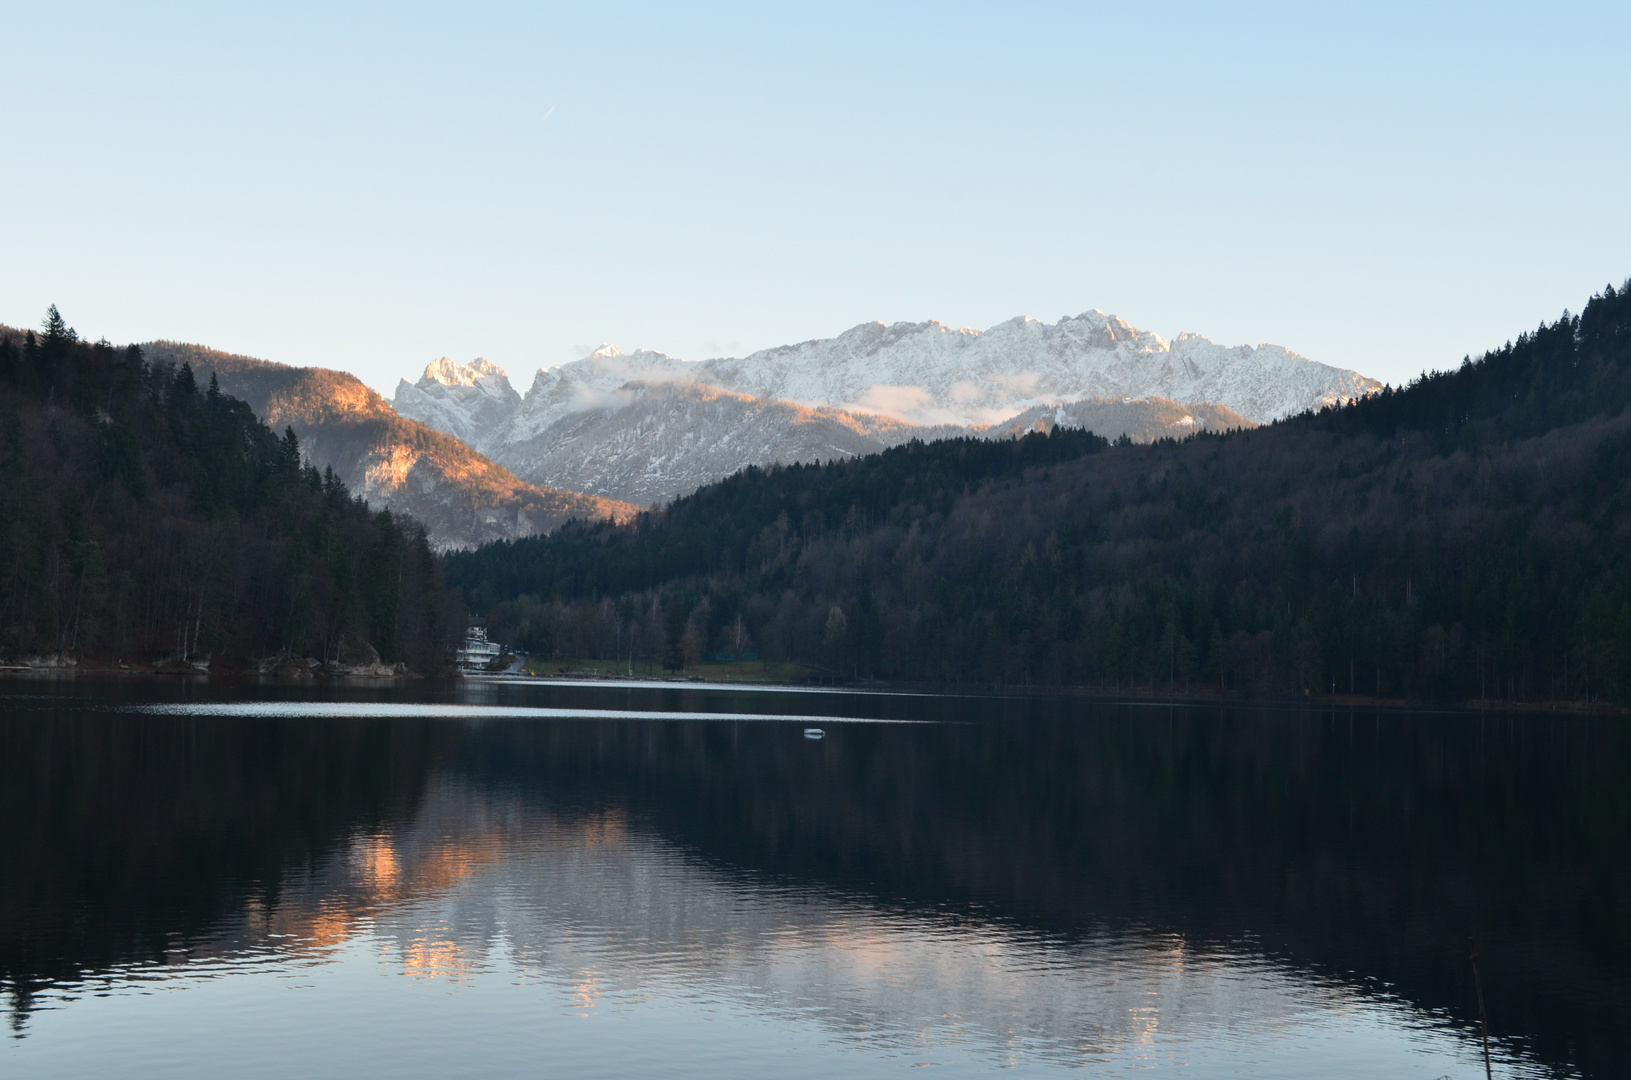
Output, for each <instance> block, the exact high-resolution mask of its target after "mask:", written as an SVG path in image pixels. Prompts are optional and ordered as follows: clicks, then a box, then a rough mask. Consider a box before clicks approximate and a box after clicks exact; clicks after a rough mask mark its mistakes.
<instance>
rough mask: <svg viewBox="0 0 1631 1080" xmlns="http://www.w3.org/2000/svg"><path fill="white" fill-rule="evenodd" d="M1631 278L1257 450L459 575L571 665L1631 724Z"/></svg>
mask: <svg viewBox="0 0 1631 1080" xmlns="http://www.w3.org/2000/svg"><path fill="white" fill-rule="evenodd" d="M1628 407H1631V283H1627V285H1626V286H1625V287H1622V288H1621V289H1619V290H1616V289H1614V288H1613V287H1612V286H1610V287H1608V288H1606V289H1605V290H1604V291H1603V292H1602V293H1600V294H1599V295H1597V296H1594V297H1592V298H1591V299H1590V301H1589V302H1588V303H1587V304H1586V305H1585V308H1584V310H1583V311H1581V312H1580V313H1579V314H1569V313H1568V312H1565V313H1564V314H1563V315H1562V316H1561V317H1560V318H1559V319H1557V320H1556V321H1554V322H1552V323H1549V324H1545V325H1542V326H1540V327H1538V328H1537V329H1536V330H1534V331H1533V332H1531V333H1526V334H1523V335H1521V336H1520V337H1519V338H1518V339H1517V340H1516V341H1513V342H1509V343H1508V344H1506V345H1505V346H1503V347H1501V348H1499V349H1496V350H1493V351H1490V352H1488V353H1486V354H1484V355H1483V356H1481V357H1479V358H1477V359H1473V358H1471V357H1468V358H1467V359H1465V360H1464V361H1463V362H1462V364H1461V365H1460V366H1459V368H1457V369H1455V370H1451V371H1447V372H1442V373H1435V374H1430V375H1426V376H1423V377H1422V378H1420V379H1419V380H1417V381H1415V382H1413V383H1412V384H1410V385H1409V386H1405V387H1402V388H1389V389H1388V390H1386V391H1384V392H1383V393H1381V394H1378V395H1375V396H1373V397H1370V398H1367V399H1364V400H1361V401H1357V402H1352V403H1348V404H1345V405H1343V406H1341V407H1335V408H1328V409H1324V410H1321V411H1319V412H1311V413H1305V414H1302V415H1299V416H1295V417H1292V418H1290V419H1287V420H1283V421H1280V422H1278V423H1275V424H1273V425H1270V426H1267V427H1264V428H1259V429H1256V430H1252V431H1236V432H1229V433H1222V434H1213V433H1202V434H1198V435H1196V436H1193V437H1191V438H1188V439H1185V440H1182V441H1174V440H1166V441H1160V442H1156V443H1153V444H1145V445H1133V444H1131V443H1129V442H1127V441H1125V440H1122V441H1120V442H1119V443H1118V444H1117V445H1109V444H1107V443H1106V442H1105V441H1104V440H1103V439H1100V438H1098V437H1097V436H1094V435H1091V434H1089V433H1086V432H1073V431H1064V430H1055V431H1053V432H1052V433H1051V434H1031V435H1027V436H1025V437H1024V438H1021V439H1018V440H1016V441H1013V442H1006V443H1003V442H979V441H974V440H953V441H948V442H937V443H932V444H910V445H907V446H902V447H897V448H895V449H891V450H888V451H885V452H883V453H881V454H877V455H874V456H871V457H867V458H863V459H855V460H847V461H838V462H832V463H828V464H824V465H815V466H791V467H785V468H782V467H777V468H771V469H765V470H759V469H749V470H747V471H745V472H743V473H741V474H739V475H737V476H734V477H732V478H730V479H728V480H726V481H724V482H722V483H720V484H717V485H713V486H711V487H708V488H705V489H703V490H701V491H698V492H697V493H695V494H693V495H691V496H688V497H686V498H683V499H680V500H678V501H676V502H675V503H674V504H672V505H671V506H670V507H668V508H666V509H664V510H661V511H656V512H652V513H648V514H644V515H641V516H640V517H638V518H637V519H635V520H634V521H632V522H630V523H628V524H625V525H614V524H610V523H605V522H600V523H586V522H578V523H573V524H570V525H568V526H566V527H564V528H562V529H561V530H559V531H557V532H556V533H554V534H552V535H550V536H547V537H532V538H527V539H523V540H518V541H509V542H499V543H494V544H488V545H486V546H483V547H481V548H479V549H476V550H474V551H467V552H456V553H453V554H451V555H450V556H448V558H447V574H448V580H449V582H450V583H451V584H453V585H456V586H458V587H460V588H462V589H463V590H464V595H465V597H466V599H467V601H468V603H469V604H470V606H471V608H472V610H474V611H476V612H478V613H480V614H481V615H482V616H483V617H484V618H485V619H486V620H487V622H488V624H489V626H490V627H491V629H492V632H493V634H494V635H495V636H496V637H498V638H500V639H502V640H506V641H509V642H511V643H513V644H515V645H517V646H518V647H521V648H525V649H529V650H532V651H535V652H540V653H543V654H545V655H547V656H551V657H556V658H559V659H563V660H570V659H572V658H576V657H598V658H605V659H610V658H616V659H619V660H626V661H627V663H628V664H629V665H630V666H632V667H639V668H642V669H644V670H657V669H658V668H665V669H669V670H682V669H684V668H686V667H687V666H689V665H690V664H693V663H695V662H697V661H698V660H699V659H702V658H704V657H709V656H718V655H720V654H724V655H729V656H743V655H752V656H757V657H761V658H764V659H767V660H787V661H793V662H797V663H801V664H805V665H808V666H810V667H811V668H812V669H814V670H815V671H817V672H818V673H821V674H822V675H823V676H824V677H828V678H831V679H833V680H860V681H866V680H885V681H905V682H914V683H927V684H938V685H947V686H1066V685H1069V686H1087V687H1096V688H1104V689H1106V690H1120V691H1128V690H1132V691H1147V692H1152V693H1175V692H1185V691H1187V692H1218V693H1225V694H1244V695H1252V696H1262V697H1274V696H1284V697H1303V696H1305V695H1331V694H1339V695H1363V696H1369V697H1378V698H1382V699H1390V700H1412V701H1423V700H1429V701H1447V702H1465V701H1473V700H1482V701H1489V702H1493V701H1525V702H1547V701H1578V702H1610V703H1619V704H1626V703H1631V412H1628V411H1627V410H1628Z"/></svg>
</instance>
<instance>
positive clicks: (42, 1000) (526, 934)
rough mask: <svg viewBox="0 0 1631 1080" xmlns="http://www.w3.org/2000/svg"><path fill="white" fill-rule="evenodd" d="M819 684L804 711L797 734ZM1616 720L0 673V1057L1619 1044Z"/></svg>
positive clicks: (1587, 1067)
mask: <svg viewBox="0 0 1631 1080" xmlns="http://www.w3.org/2000/svg"><path fill="white" fill-rule="evenodd" d="M808 727H819V728H821V729H822V730H823V731H824V733H825V737H823V738H820V739H811V738H806V737H805V734H804V731H805V729H806V728H808ZM1628 854H1631V724H1628V723H1627V722H1626V721H1625V720H1623V719H1612V718H1609V719H1594V718H1580V717H1554V716H1500V717H1486V716H1470V715H1466V714H1458V713H1428V712H1373V711H1347V710H1339V711H1297V710H1290V709H1286V710H1270V709H1252V708H1223V707H1215V706H1204V707H1195V706H1166V705H1148V704H1104V703H1096V702H1088V701H1083V700H1077V699H1063V698H1047V697H1016V698H974V697H934V696H914V695H882V694H859V693H838V692H811V691H796V690H795V691H777V690H726V689H719V688H701V687H695V686H672V687H662V686H645V687H633V686H627V685H569V684H550V685H512V684H500V683H480V682H470V683H466V684H461V685H456V686H434V685H419V686H410V687H406V688H401V687H398V688H367V689H353V690H348V689H334V688H320V689H317V690H311V689H289V688H285V687H274V686H249V685H238V686H221V685H207V684H199V685H191V684H180V683H158V682H142V683H134V682H132V683H123V684H121V683H117V682H100V681H96V680H91V679H81V680H78V681H62V682H51V681H11V682H5V683H0V1007H3V1011H4V1020H5V1023H6V1025H7V1026H6V1035H7V1036H8V1037H7V1038H6V1039H5V1040H4V1042H3V1045H0V1075H4V1076H6V1077H8V1078H12V1080H21V1078H26V1077H44V1076H50V1077H64V1076H121V1077H128V1076H135V1077H148V1076H153V1077H157V1076H163V1077H189V1076H198V1077H217V1076H223V1075H237V1076H254V1077H262V1076H264V1077H281V1076H293V1075H300V1076H304V1077H356V1076H393V1077H401V1076H426V1077H437V1078H446V1077H456V1076H497V1075H523V1074H524V1075H529V1076H532V1075H540V1076H562V1077H585V1076H608V1077H612V1076H615V1077H624V1076H634V1075H640V1076H678V1077H705V1078H707V1080H717V1078H722V1077H737V1076H740V1077H761V1076H766V1075H771V1074H775V1075H777V1076H783V1077H802V1076H809V1077H817V1076H819V1077H831V1076H834V1075H850V1076H870V1075H899V1074H901V1073H903V1072H904V1071H905V1070H907V1069H910V1068H913V1067H917V1066H929V1067H932V1068H933V1069H935V1070H937V1071H938V1072H940V1073H943V1074H951V1075H967V1074H985V1073H988V1072H991V1071H993V1070H996V1069H1005V1068H1006V1069H1014V1070H1017V1071H1018V1072H1019V1073H1020V1074H1023V1075H1040V1074H1048V1073H1074V1074H1082V1075H1087V1076H1124V1075H1133V1074H1137V1075H1140V1076H1143V1075H1150V1074H1154V1075H1156V1076H1165V1075H1174V1076H1179V1075H1181V1076H1184V1077H1192V1078H1206V1077H1223V1076H1254V1077H1275V1076H1284V1077H1314V1076H1320V1077H1343V1076H1354V1077H1359V1076H1365V1077H1371V1076H1377V1077H1380V1076H1386V1077H1422V1078H1424V1080H1435V1078H1438V1077H1444V1076H1449V1077H1465V1078H1468V1080H1471V1078H1474V1077H1481V1076H1483V1075H1484V1062H1483V1050H1482V1044H1481V1041H1480V1039H1479V1033H1478V1023H1477V1021H1478V996H1477V989H1476V987H1475V982H1474V969H1473V965H1472V963H1471V961H1470V959H1469V951H1470V950H1469V940H1472V941H1475V942H1476V949H1477V952H1478V955H1479V962H1478V974H1479V976H1480V980H1481V983H1482V988H1483V995H1484V999H1485V1003H1486V1005H1487V1013H1488V1017H1489V1025H1490V1035H1491V1053H1492V1056H1493V1059H1494V1072H1495V1075H1496V1076H1501V1077H1512V1076H1526V1077H1531V1076H1532V1077H1539V1076H1590V1077H1621V1076H1627V1075H1631V1036H1628V1035H1627V1033H1626V1032H1627V1017H1631V865H1628Z"/></svg>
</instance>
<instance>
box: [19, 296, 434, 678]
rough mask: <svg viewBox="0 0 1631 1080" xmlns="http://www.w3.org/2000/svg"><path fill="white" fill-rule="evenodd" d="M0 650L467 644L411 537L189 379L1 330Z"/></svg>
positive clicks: (341, 651)
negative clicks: (462, 639) (2, 479)
mask: <svg viewBox="0 0 1631 1080" xmlns="http://www.w3.org/2000/svg"><path fill="white" fill-rule="evenodd" d="M0 475H4V477H5V483H4V484H3V485H0V657H3V658H6V659H21V658H27V657H51V658H59V660H58V662H61V660H60V658H66V657H73V658H75V659H77V660H80V661H100V662H104V663H109V664H118V663H126V664H131V665H136V664H142V663H152V662H160V661H166V660H168V661H172V662H175V663H178V664H192V663H195V662H199V661H200V660H201V659H203V658H209V659H211V660H212V661H213V663H212V669H214V670H220V669H222V668H230V667H232V666H234V665H235V664H242V663H243V662H244V661H246V660H248V659H250V658H257V657H265V656H268V655H275V654H277V653H280V652H287V653H291V654H293V655H295V656H312V657H315V658H319V659H323V660H341V659H344V660H346V662H348V663H353V662H356V661H357V660H358V659H360V658H366V657H369V656H371V655H372V654H371V652H370V649H377V650H378V653H379V654H380V656H381V657H382V658H383V659H384V661H385V662H387V663H392V662H397V661H405V662H406V663H408V664H410V665H412V666H413V667H414V668H415V669H416V670H419V671H434V670H440V669H441V668H443V667H444V666H445V662H446V661H445V659H444V658H445V657H446V656H447V655H448V652H449V649H450V647H451V645H452V643H453V642H455V641H456V640H457V639H458V638H459V637H460V636H461V635H462V633H463V629H464V614H463V611H462V608H461V607H460V605H459V603H458V600H457V597H456V596H454V595H453V594H451V593H449V592H448V591H447V590H446V589H445V588H444V587H443V585H442V583H441V568H440V565H439V564H438V562H437V560H436V557H435V555H434V553H433V552H432V551H431V548H430V546H429V544H428V543H427V542H426V538H425V533H424V530H423V529H422V528H421V527H420V526H419V525H418V524H417V523H415V522H414V521H412V520H411V519H408V518H400V517H394V516H393V515H392V514H391V513H389V512H388V511H380V512H374V511H371V510H370V509H369V507H368V506H367V504H366V503H364V502H363V501H361V500H360V499H356V498H353V497H352V495H351V493H350V492H349V491H348V490H347V489H346V486H345V484H344V483H343V482H341V481H340V480H339V479H338V478H336V477H335V476H334V475H333V473H332V472H326V473H319V472H318V471H317V470H316V469H314V468H310V467H307V466H303V465H302V462H301V453H300V446H299V442H298V440H297V439H296V437H295V435H294V434H293V433H292V432H289V431H285V433H284V434H283V436H282V437H281V438H280V437H279V436H278V435H276V434H275V433H274V432H273V431H272V430H271V429H270V428H268V427H267V426H266V425H265V424H264V423H262V422H261V421H259V420H257V419H256V418H255V416H254V414H253V413H252V412H251V411H250V409H249V406H247V405H246V404H245V403H244V402H242V401H239V400H238V399H236V398H233V397H230V396H228V395H226V394H223V393H221V392H220V390H219V388H218V386H217V385H216V381H215V380H214V379H213V378H212V379H210V380H209V382H208V384H207V385H206V386H200V385H199V384H198V380H197V379H196V378H195V376H194V373H193V370H192V368H191V367H189V366H188V365H186V364H185V363H183V364H181V365H180V366H175V365H172V364H169V363H163V362H149V360H148V359H147V358H145V357H144V356H143V355H142V351H141V349H140V348H138V347H136V346H130V347H127V348H122V349H119V348H114V347H113V346H111V345H109V344H108V343H107V342H105V341H103V342H97V343H95V344H89V343H86V342H84V341H81V340H79V337H78V335H77V334H76V333H75V332H74V331H73V330H72V329H70V328H69V327H68V326H67V324H66V323H64V322H63V320H62V319H61V317H60V316H59V315H58V313H57V310H56V308H55V307H53V308H52V309H51V312H50V314H49V316H48V318H47V320H46V323H45V327H44V331H43V333H40V334H36V333H34V332H33V331H28V332H26V333H19V332H18V331H15V330H11V329H9V328H0Z"/></svg>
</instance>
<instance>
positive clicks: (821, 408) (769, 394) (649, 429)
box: [393, 311, 1381, 505]
mask: <svg viewBox="0 0 1631 1080" xmlns="http://www.w3.org/2000/svg"><path fill="white" fill-rule="evenodd" d="M1380 388H1381V384H1380V383H1378V382H1377V381H1376V380H1374V379H1369V378H1366V377H1365V376H1362V375H1359V374H1358V373H1356V372H1352V371H1345V370H1341V369H1337V368H1332V367H1329V366H1327V365H1325V364H1319V363H1316V362H1314V361H1311V360H1308V359H1306V358H1305V357H1302V356H1299V355H1298V354H1296V353H1294V352H1291V351H1289V350H1287V349H1284V348H1281V347H1279V346H1274V345H1264V346H1259V347H1257V348H1252V347H1251V346H1238V347H1234V348H1227V347H1224V346H1220V345H1217V344H1215V343H1213V342H1211V341H1209V340H1207V339H1206V338H1204V337H1200V336H1199V335H1195V334H1182V335H1180V336H1179V337H1178V339H1177V340H1176V341H1174V342H1172V343H1170V344H1169V343H1168V342H1167V341H1165V340H1164V339H1162V338H1161V337H1160V336H1159V335H1156V334H1152V333H1149V332H1147V331H1142V330H1138V329H1137V328H1135V327H1133V326H1131V325H1130V324H1128V323H1127V322H1126V321H1124V320H1122V319H1119V318H1117V317H1115V316H1111V315H1105V314H1103V313H1102V312H1099V311H1089V312H1087V313H1085V314H1083V315H1079V316H1076V317H1074V318H1063V319H1060V320H1059V322H1057V323H1054V324H1052V325H1049V324H1047V323H1044V322H1041V321H1039V320H1036V319H1031V318H1016V319H1011V320H1009V321H1007V322H1004V323H1001V324H999V325H998V326H995V327H993V328H991V329H990V330H986V331H978V330H966V329H964V330H956V329H952V328H950V327H948V326H946V325H944V324H942V323H939V322H932V321H931V322H924V323H895V324H894V325H885V324H883V323H881V322H875V323H862V324H861V325H859V326H856V327H853V328H851V329H850V330H847V331H845V332H844V333H843V334H840V335H839V336H838V337H836V338H828V339H822V340H815V341H807V342H803V343H801V344H797V345H785V346H781V347H778V348H774V349H766V350H763V351H760V352H756V353H753V354H752V355H750V356H746V357H739V358H738V357H731V358H722V359H714V360H705V361H700V362H694V361H685V360H680V359H677V358H675V357H672V356H669V355H667V354H664V353H660V352H653V351H650V350H644V349H642V350H638V351H636V352H633V353H623V352H622V351H621V350H619V349H617V348H616V347H613V346H604V347H602V348H600V349H598V350H596V351H595V352H594V353H592V354H590V355H589V356H587V357H585V358H583V359H582V360H577V361H574V362H572V363H568V364H562V365H559V366H556V367H553V368H548V369H544V370H540V371H539V372H538V373H537V375H536V376H535V377H534V379H533V382H532V386H531V387H530V388H529V390H528V391H527V393H526V395H525V396H524V397H523V396H522V395H520V394H518V393H517V392H516V391H515V389H514V388H513V387H512V386H511V385H510V382H509V379H508V377H507V376H506V374H505V372H504V371H503V369H501V368H499V367H498V366H496V365H494V364H492V363H491V362H489V361H487V360H485V359H478V360H476V361H474V362H472V363H470V364H458V363H455V362H453V361H451V360H448V359H446V358H443V359H441V360H437V361H435V362H433V363H432V364H430V365H429V366H428V367H427V368H426V369H425V373H424V375H423V376H422V377H421V378H420V379H419V380H418V382H416V383H410V382H408V381H407V380H406V379H403V380H402V381H401V382H400V383H399V384H398V386H397V390H396V395H395V399H394V402H393V404H394V406H395V408H396V410H397V411H398V412H399V413H401V414H402V415H403V416H406V417H410V418H412V419H415V420H418V421H420V422H422V423H424V424H427V425H429V426H431V427H434V428H437V429H439V430H441V431H445V432H447V433H449V434H451V435H454V436H456V437H458V438H460V439H462V440H464V441H465V442H467V443H469V444H470V445H472V446H474V447H475V448H476V449H478V450H480V451H481V452H482V453H485V454H487V455H489V456H490V457H492V458H493V459H494V460H495V461H498V462H500V463H502V464H503V465H504V466H505V467H507V468H509V469H511V470H513V471H514V472H515V473H516V474H517V475H518V476H521V477H523V478H525V479H526V480H528V481H529V482H531V483H536V484H543V485H547V486H552V487H561V488H565V489H568V490H575V491H583V492H586V493H592V494H596V495H603V496H606V497H610V498H617V499H623V500H627V501H630V502H635V503H639V504H642V505H653V504H655V503H659V502H663V501H666V500H667V499H671V498H673V497H675V496H678V495H682V494H686V493H688V492H689V491H692V490H695V488H696V487H698V486H701V485H702V484H706V483H709V482H712V481H714V480H718V479H721V478H723V477H724V476H727V475H730V474H731V473H732V472H735V471H737V470H739V469H741V468H743V467H745V466H747V465H769V464H773V463H789V462H793V461H816V460H826V459H830V458H833V457H849V456H854V455H857V454H864V453H870V452H873V451H875V450H878V449H882V448H884V447H886V446H891V445H896V444H899V443H901V442H905V441H907V440H908V439H911V438H923V439H933V438H944V437H948V436H953V435H967V434H984V435H986V436H987V437H996V436H998V435H1001V434H1012V432H1010V431H1008V430H1007V427H1008V426H1010V425H1007V424H1005V422H1006V421H1010V420H1013V419H1014V418H1015V417H1016V416H1018V415H1019V414H1021V413H1026V415H1027V416H1028V417H1031V416H1035V417H1040V418H1042V419H1039V420H1038V421H1037V422H1038V423H1042V424H1044V425H1051V424H1052V423H1055V422H1057V423H1063V424H1066V425H1067V426H1075V425H1076V424H1079V423H1081V422H1083V421H1084V420H1085V419H1086V417H1088V416H1091V417H1093V418H1094V420H1093V421H1088V422H1102V421H1110V422H1113V423H1114V424H1115V425H1116V426H1119V427H1121V428H1122V430H1118V431H1101V432H1100V434H1103V435H1107V436H1109V437H1115V436H1117V435H1120V434H1122V431H1126V432H1127V433H1128V434H1130V435H1134V436H1135V437H1139V438H1150V437H1154V436H1156V435H1159V434H1174V435H1182V434H1188V433H1190V432H1193V431H1195V430H1197V429H1200V428H1206V427H1212V428H1219V427H1237V426H1254V425H1255V424H1259V423H1266V422H1268V421H1270V420H1275V419H1279V418H1281V417H1284V416H1287V415H1291V414H1293V413H1297V412H1301V411H1303V410H1304V409H1308V408H1315V407H1319V406H1321V405H1329V404H1335V403H1337V402H1339V401H1343V400H1347V399H1351V398H1356V397H1362V396H1365V395H1367V394H1370V393H1373V392H1375V391H1376V390H1379V389H1380ZM1068 403H1098V404H1101V405H1110V404H1114V405H1115V406H1116V408H1115V409H1113V410H1108V411H1107V410H1106V409H1104V408H1085V409H1084V408H1075V409H1070V410H1055V409H1053V408H1050V407H1051V406H1056V405H1063V404H1068ZM1184 406H1192V407H1189V408H1185V407H1184ZM1027 410H1029V412H1027ZM1146 414H1147V415H1146Z"/></svg>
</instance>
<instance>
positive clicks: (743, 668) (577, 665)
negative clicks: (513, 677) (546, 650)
mask: <svg viewBox="0 0 1631 1080" xmlns="http://www.w3.org/2000/svg"><path fill="white" fill-rule="evenodd" d="M521 670H522V671H524V672H526V673H527V674H529V675H611V676H620V677H623V678H628V677H629V676H630V668H629V662H628V661H627V660H545V659H543V658H541V657H536V656H529V657H527V658H526V660H525V661H524V662H523V663H522V665H521ZM632 673H633V677H634V678H636V679H701V680H703V681H704V682H733V683H801V682H804V681H805V680H806V679H808V678H809V675H810V669H809V668H806V667H801V666H800V665H798V664H782V663H768V662H766V661H762V660H746V661H736V662H734V663H729V664H717V663H698V664H692V665H690V666H689V667H687V668H686V669H685V670H684V671H665V670H663V669H662V668H660V667H648V666H647V665H646V664H644V663H636V664H635V665H634V667H633V671H632Z"/></svg>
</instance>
